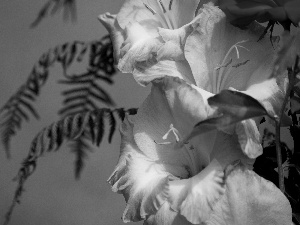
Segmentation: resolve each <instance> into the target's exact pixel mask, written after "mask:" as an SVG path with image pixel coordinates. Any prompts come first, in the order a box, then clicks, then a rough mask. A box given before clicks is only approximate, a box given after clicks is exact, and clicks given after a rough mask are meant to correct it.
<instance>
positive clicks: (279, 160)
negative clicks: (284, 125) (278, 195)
mask: <svg viewBox="0 0 300 225" xmlns="http://www.w3.org/2000/svg"><path fill="white" fill-rule="evenodd" d="M297 61H298V60H296V62H297ZM296 69H297V68H296V66H295V67H294V70H289V72H288V77H289V84H288V88H287V91H286V93H285V96H284V100H283V103H282V106H281V109H280V113H279V117H277V118H276V119H275V125H276V134H275V142H276V155H277V165H278V178H279V188H280V190H281V191H282V192H283V193H284V191H285V187H284V174H283V168H282V156H281V147H280V145H281V144H280V124H281V120H282V117H283V115H284V110H285V107H286V104H287V102H288V100H289V96H290V93H291V91H292V89H293V87H294V83H295V77H296V74H297V72H296Z"/></svg>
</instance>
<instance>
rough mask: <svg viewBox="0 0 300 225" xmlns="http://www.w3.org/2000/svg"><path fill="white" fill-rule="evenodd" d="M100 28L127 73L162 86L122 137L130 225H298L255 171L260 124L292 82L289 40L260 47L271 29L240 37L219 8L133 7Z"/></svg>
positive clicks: (118, 175) (169, 1)
mask: <svg viewBox="0 0 300 225" xmlns="http://www.w3.org/2000/svg"><path fill="white" fill-rule="evenodd" d="M99 19H100V21H101V22H102V23H103V25H104V26H105V27H106V28H107V29H108V31H109V32H110V35H111V39H112V41H113V47H114V59H115V63H116V64H117V67H118V69H119V70H120V71H121V72H124V73H131V74H132V75H133V77H134V78H135V80H136V81H137V83H139V84H141V85H143V86H145V85H149V84H151V85H152V87H151V92H150V94H149V96H148V97H147V98H146V99H145V101H144V102H143V104H142V105H141V106H140V107H139V110H138V112H137V114H136V115H132V116H129V115H128V116H126V118H125V120H124V122H123V124H122V125H121V127H120V132H121V149H120V158H119V161H118V164H117V166H116V168H115V170H114V172H113V173H112V175H111V177H110V178H109V180H108V181H109V183H110V184H111V185H112V190H113V191H115V192H118V193H121V194H123V196H124V198H125V201H126V208H125V211H124V214H123V221H124V222H130V221H140V220H144V221H145V222H144V223H145V224H163V225H167V224H168V225H169V224H201V225H223V224H224V225H225V224H230V225H242V224H243V225H250V224H253V225H254V224H255V225H257V224H259V225H260V224H261V225H265V224H270V225H271V224H272V225H274V224H278V225H282V224H288V225H290V224H292V212H291V206H290V204H289V201H288V200H287V198H286V197H285V196H284V194H283V193H281V192H280V190H279V189H278V188H277V187H276V186H275V185H274V184H273V183H271V182H269V181H267V180H265V179H264V178H262V177H260V176H258V175H257V174H256V173H255V172H253V171H252V168H253V163H254V161H255V158H256V157H258V156H259V155H261V154H262V146H261V137H260V133H259V130H258V125H257V124H258V122H259V121H260V119H261V116H262V115H264V114H267V115H269V116H270V117H272V116H275V115H276V114H277V113H278V111H279V109H280V106H281V104H282V101H283V98H284V95H285V91H286V83H287V81H286V80H287V76H286V73H285V72H282V73H276V74H274V73H273V68H274V63H275V61H276V57H277V52H278V49H279V48H280V38H279V37H275V36H274V37H273V41H272V43H271V42H270V41H269V40H267V39H262V40H260V41H258V39H259V37H260V36H261V34H262V33H263V32H264V27H263V26H261V25H260V24H258V23H257V22H255V21H252V22H251V23H249V25H248V26H247V28H245V29H240V28H238V27H234V26H233V25H231V24H230V21H229V20H228V18H227V16H226V15H225V13H224V12H223V11H222V8H220V7H219V6H218V2H215V1H201V2H200V1H199V0H126V1H125V3H124V4H123V6H122V8H121V9H120V11H119V13H118V14H117V15H111V14H110V13H106V14H104V15H100V17H99ZM232 102H234V104H232ZM195 125H196V126H195Z"/></svg>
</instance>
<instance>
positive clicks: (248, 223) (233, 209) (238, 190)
mask: <svg viewBox="0 0 300 225" xmlns="http://www.w3.org/2000/svg"><path fill="white" fill-rule="evenodd" d="M225 176H226V177H227V178H226V181H225V189H226V191H225V194H224V195H223V197H222V199H221V200H220V201H219V202H217V204H216V206H215V208H214V211H213V213H212V216H211V218H210V219H209V220H208V221H207V222H206V225H227V224H230V225H240V224H243V225H282V224H285V225H290V224H292V209H291V205H290V203H289V201H288V199H287V198H286V197H285V196H284V194H283V193H282V192H281V191H280V190H279V189H278V188H277V187H276V186H275V185H274V184H273V183H271V182H270V181H267V180H265V179H264V178H262V177H260V176H258V175H257V174H256V173H255V172H253V171H250V170H248V169H246V168H245V167H244V166H243V165H241V164H236V165H235V166H232V167H231V168H230V167H229V168H228V169H227V171H226V172H225Z"/></svg>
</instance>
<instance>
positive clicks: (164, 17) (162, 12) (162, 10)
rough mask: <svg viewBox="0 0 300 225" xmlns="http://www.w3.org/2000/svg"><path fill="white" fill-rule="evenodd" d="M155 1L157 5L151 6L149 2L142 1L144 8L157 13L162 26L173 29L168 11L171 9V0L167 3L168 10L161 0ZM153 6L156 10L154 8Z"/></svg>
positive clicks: (154, 13)
mask: <svg viewBox="0 0 300 225" xmlns="http://www.w3.org/2000/svg"><path fill="white" fill-rule="evenodd" d="M156 1H157V7H154V6H151V5H150V4H147V3H144V2H143V4H144V6H145V7H146V9H148V10H149V11H150V12H151V13H152V14H153V15H157V16H158V17H159V19H160V21H161V23H162V25H163V27H164V28H168V29H172V30H173V29H175V26H174V23H173V21H172V20H171V19H170V15H169V14H170V11H171V9H172V3H173V0H171V1H170V3H169V8H168V11H167V10H166V7H165V5H164V4H163V2H162V0H156ZM155 8H156V9H157V8H158V10H155Z"/></svg>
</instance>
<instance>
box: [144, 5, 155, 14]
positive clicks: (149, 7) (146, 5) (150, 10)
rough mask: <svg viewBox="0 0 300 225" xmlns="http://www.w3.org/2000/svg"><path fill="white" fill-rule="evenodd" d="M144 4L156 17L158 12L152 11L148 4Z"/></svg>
mask: <svg viewBox="0 0 300 225" xmlns="http://www.w3.org/2000/svg"><path fill="white" fill-rule="evenodd" d="M143 4H144V6H145V7H146V8H147V9H148V10H149V11H150V12H151V13H152V14H153V15H155V14H156V12H155V10H154V9H152V8H151V7H150V6H149V5H147V4H146V3H144V2H143Z"/></svg>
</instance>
